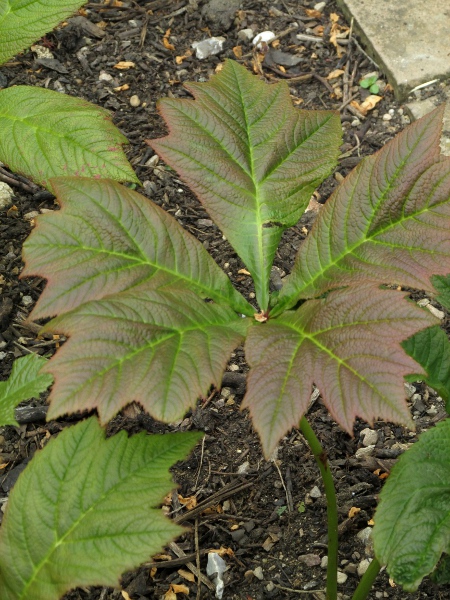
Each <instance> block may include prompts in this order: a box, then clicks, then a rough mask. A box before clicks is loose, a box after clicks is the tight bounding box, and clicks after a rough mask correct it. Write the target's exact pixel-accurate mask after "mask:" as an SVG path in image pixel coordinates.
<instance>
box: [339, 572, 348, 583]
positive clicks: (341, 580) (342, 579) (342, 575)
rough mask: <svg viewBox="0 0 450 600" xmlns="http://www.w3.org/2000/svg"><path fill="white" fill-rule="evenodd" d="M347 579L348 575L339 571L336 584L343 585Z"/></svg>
mask: <svg viewBox="0 0 450 600" xmlns="http://www.w3.org/2000/svg"><path fill="white" fill-rule="evenodd" d="M347 579H348V575H347V574H346V573H342V572H341V571H338V572H337V582H338V583H345V582H346V581H347Z"/></svg>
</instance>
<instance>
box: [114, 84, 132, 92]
mask: <svg viewBox="0 0 450 600" xmlns="http://www.w3.org/2000/svg"><path fill="white" fill-rule="evenodd" d="M113 89H114V91H115V92H125V91H126V90H129V89H130V86H129V85H128V83H124V84H123V85H119V87H115V88H113Z"/></svg>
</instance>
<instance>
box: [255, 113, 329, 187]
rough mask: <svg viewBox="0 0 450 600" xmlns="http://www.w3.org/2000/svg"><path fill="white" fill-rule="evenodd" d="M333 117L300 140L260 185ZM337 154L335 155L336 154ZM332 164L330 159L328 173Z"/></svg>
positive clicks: (266, 175) (274, 166)
mask: <svg viewBox="0 0 450 600" xmlns="http://www.w3.org/2000/svg"><path fill="white" fill-rule="evenodd" d="M333 117H334V115H330V116H329V117H328V118H327V119H326V120H325V121H323V122H322V123H320V124H319V125H318V126H317V127H316V128H315V129H314V131H313V132H312V133H310V134H309V135H308V136H306V137H305V138H304V139H302V140H301V142H300V143H299V144H297V145H296V146H295V147H294V149H293V150H292V151H291V152H289V153H288V154H287V155H284V156H283V157H282V159H281V162H278V163H277V164H275V165H273V167H272V169H271V170H270V171H268V172H267V173H266V174H265V176H264V178H263V179H262V180H261V181H260V183H261V184H263V183H264V182H265V181H266V180H267V179H269V177H270V176H271V175H272V174H273V173H274V172H275V171H276V170H277V169H278V168H279V167H280V166H281V165H282V164H283V163H285V162H286V161H287V160H289V158H290V157H291V156H292V155H293V154H295V152H297V150H298V149H299V148H301V147H302V146H303V144H305V143H306V142H308V141H309V140H310V139H311V138H312V137H313V136H315V135H316V134H317V133H318V132H319V131H320V130H321V129H322V128H323V127H325V126H326V125H328V123H329V121H331V119H332V118H333ZM336 154H337V153H336ZM334 162H335V161H331V158H330V167H329V168H328V169H327V170H328V171H331V168H332V167H333V166H334Z"/></svg>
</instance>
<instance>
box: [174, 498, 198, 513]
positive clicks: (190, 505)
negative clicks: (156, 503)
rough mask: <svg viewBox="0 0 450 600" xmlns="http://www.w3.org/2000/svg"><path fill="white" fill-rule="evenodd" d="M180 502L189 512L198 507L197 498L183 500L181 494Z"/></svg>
mask: <svg viewBox="0 0 450 600" xmlns="http://www.w3.org/2000/svg"><path fill="white" fill-rule="evenodd" d="M178 500H179V501H180V504H183V505H184V506H185V507H186V508H187V509H188V510H191V509H193V508H195V507H196V506H197V498H196V497H195V496H188V497H187V498H183V496H182V495H181V494H178Z"/></svg>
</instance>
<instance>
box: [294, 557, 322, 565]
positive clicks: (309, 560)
mask: <svg viewBox="0 0 450 600" xmlns="http://www.w3.org/2000/svg"><path fill="white" fill-rule="evenodd" d="M298 560H299V562H301V563H303V564H304V565H306V566H307V567H316V566H317V565H320V564H321V562H322V559H321V558H320V556H318V555H317V554H302V555H300V556H299V557H298Z"/></svg>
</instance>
